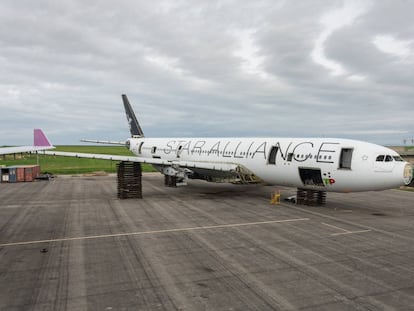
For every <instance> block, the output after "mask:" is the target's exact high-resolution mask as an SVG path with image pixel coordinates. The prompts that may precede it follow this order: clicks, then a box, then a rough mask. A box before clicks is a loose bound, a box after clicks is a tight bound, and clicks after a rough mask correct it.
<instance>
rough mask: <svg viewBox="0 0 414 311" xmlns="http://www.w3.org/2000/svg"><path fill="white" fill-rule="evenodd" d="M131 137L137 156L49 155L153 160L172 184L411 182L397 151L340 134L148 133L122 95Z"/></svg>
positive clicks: (344, 187) (316, 186) (361, 187)
mask: <svg viewBox="0 0 414 311" xmlns="http://www.w3.org/2000/svg"><path fill="white" fill-rule="evenodd" d="M122 98H123V102H124V107H125V111H126V115H127V120H128V123H129V128H130V132H131V138H128V139H127V140H126V141H125V142H112V141H98V140H96V141H95V140H88V141H89V142H95V143H106V144H107V143H113V144H123V145H125V146H126V147H127V148H128V149H129V150H130V151H132V152H133V153H134V154H135V155H136V156H130V157H129V156H117V155H103V154H85V153H72V152H53V151H46V152H45V153H46V154H52V155H61V156H72V157H83V158H96V159H108V160H119V161H133V162H140V163H149V164H152V165H153V166H154V167H155V168H156V169H157V170H158V171H159V172H161V173H162V174H164V175H165V180H166V184H167V185H170V186H171V185H176V184H177V183H181V184H185V183H186V182H187V180H188V178H191V179H204V180H207V181H237V182H242V183H252V182H264V183H267V184H272V185H281V186H290V187H297V188H300V189H305V190H318V191H323V192H325V191H331V192H356V191H371V190H384V189H391V188H396V187H399V186H402V185H405V184H409V183H410V181H411V178H412V167H411V165H410V164H409V163H407V162H405V161H404V160H403V159H402V158H401V157H400V156H399V154H398V153H396V152H395V151H393V150H391V149H389V148H386V147H383V146H379V145H375V144H371V143H367V142H362V141H357V140H349V139H340V138H277V137H269V138H147V137H145V136H144V133H143V131H142V129H141V127H140V125H139V123H138V120H137V118H136V116H135V114H134V112H133V109H132V107H131V105H130V104H129V101H128V98H127V97H126V95H122Z"/></svg>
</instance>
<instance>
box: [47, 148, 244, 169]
mask: <svg viewBox="0 0 414 311" xmlns="http://www.w3.org/2000/svg"><path fill="white" fill-rule="evenodd" d="M42 154H46V155H52V156H64V157H74V158H88V159H102V160H112V161H129V162H139V163H147V164H154V165H161V166H163V165H165V166H172V165H176V166H180V167H186V168H189V169H191V168H200V169H207V170H215V171H224V172H233V171H234V172H235V171H236V169H237V168H238V166H239V165H238V164H235V163H222V162H201V161H167V160H163V159H158V158H142V157H136V156H120V155H111V154H99V153H82V152H63V151H44V152H42Z"/></svg>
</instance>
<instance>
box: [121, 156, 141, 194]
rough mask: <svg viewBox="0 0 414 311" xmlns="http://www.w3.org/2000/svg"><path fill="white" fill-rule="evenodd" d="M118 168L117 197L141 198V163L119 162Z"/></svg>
mask: <svg viewBox="0 0 414 311" xmlns="http://www.w3.org/2000/svg"><path fill="white" fill-rule="evenodd" d="M117 170H118V198H119V199H142V171H141V164H140V163H136V162H120V163H119V164H117Z"/></svg>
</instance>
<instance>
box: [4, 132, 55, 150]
mask: <svg viewBox="0 0 414 311" xmlns="http://www.w3.org/2000/svg"><path fill="white" fill-rule="evenodd" d="M53 148H55V147H54V146H53V145H52V144H51V143H50V141H49V139H47V137H46V135H45V134H44V133H43V131H42V130H41V129H34V130H33V146H20V147H3V148H0V155H3V154H13V153H23V152H38V151H42V150H48V149H53Z"/></svg>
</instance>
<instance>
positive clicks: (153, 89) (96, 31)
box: [0, 0, 414, 145]
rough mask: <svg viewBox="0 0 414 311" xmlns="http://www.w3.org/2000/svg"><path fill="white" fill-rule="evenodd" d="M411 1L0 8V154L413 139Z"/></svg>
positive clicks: (25, 4) (192, 1) (19, 4)
mask: <svg viewBox="0 0 414 311" xmlns="http://www.w3.org/2000/svg"><path fill="white" fill-rule="evenodd" d="M413 12H414V1H408V0H388V1H387V0H376V1H343V0H338V1H336V0H329V1H328V0H323V1H322V0H321V1H300V0H289V1H276V0H263V1H257V0H255V1H227V0H226V1H224V0H223V1H211V0H209V1H204V0H203V1H200V0H198V1H196V0H188V1H171V0H165V1H158V0H157V1H147V0H145V1H136V0H131V1H112V0H111V1H109V0H108V1H80V0H79V1H53V0H51V1H41V0H39V1H31V0H27V1H15V0H12V1H8V0H2V1H1V2H0V74H1V75H0V76H1V79H0V95H1V96H0V145H12V144H23V145H24V144H31V142H32V129H33V128H43V129H44V131H45V132H46V133H47V135H48V136H49V138H50V139H51V140H52V142H53V143H54V144H57V145H59V144H78V143H79V139H81V138H92V139H112V140H124V139H126V138H127V137H129V136H130V135H129V131H128V127H127V122H126V118H125V115H124V111H123V106H122V101H121V94H123V93H125V94H127V95H128V97H129V100H130V102H131V104H132V106H133V108H134V109H135V112H136V114H137V117H138V119H139V120H140V122H141V126H142V128H143V130H144V133H145V135H146V136H148V137H164V136H167V137H174V136H187V137H198V136H208V137H211V136H272V137H297V136H299V137H314V136H318V137H319V136H321V137H343V138H353V139H361V140H366V141H370V142H374V143H380V144H402V143H403V140H404V139H407V140H409V141H410V142H411V139H413V138H414V19H413Z"/></svg>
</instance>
